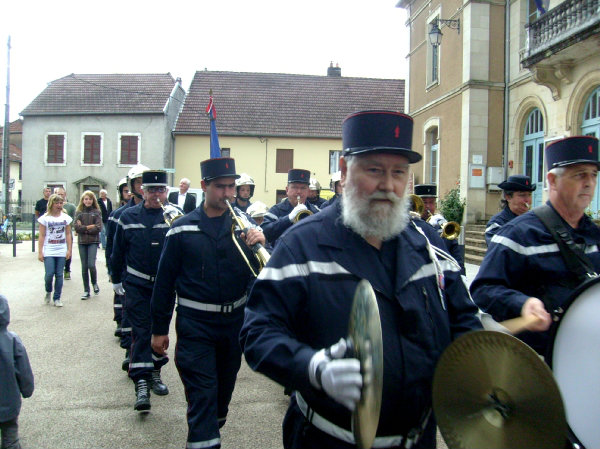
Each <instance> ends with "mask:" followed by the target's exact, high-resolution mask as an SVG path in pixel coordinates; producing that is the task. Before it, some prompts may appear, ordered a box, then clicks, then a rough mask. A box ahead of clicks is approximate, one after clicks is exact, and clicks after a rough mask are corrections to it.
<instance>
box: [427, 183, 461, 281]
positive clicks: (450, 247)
mask: <svg viewBox="0 0 600 449" xmlns="http://www.w3.org/2000/svg"><path fill="white" fill-rule="evenodd" d="M415 195H417V196H419V197H420V198H421V199H422V200H423V205H424V206H425V207H424V209H423V214H422V215H421V219H422V220H425V221H426V222H428V223H429V224H430V225H431V226H433V228H434V229H435V230H436V231H438V233H439V234H440V235H441V234H442V226H443V225H444V224H445V223H447V222H448V220H446V218H444V216H443V215H442V214H436V213H435V211H436V207H437V206H436V201H437V186H436V185H435V184H418V185H416V186H415ZM442 240H443V241H444V245H445V246H446V250H447V251H448V252H449V253H450V255H451V256H452V257H454V259H455V260H456V262H458V264H459V265H460V272H461V274H462V275H465V276H466V274H467V272H466V269H465V257H464V254H463V248H461V246H460V245H459V244H458V239H456V238H454V239H447V238H443V239H442Z"/></svg>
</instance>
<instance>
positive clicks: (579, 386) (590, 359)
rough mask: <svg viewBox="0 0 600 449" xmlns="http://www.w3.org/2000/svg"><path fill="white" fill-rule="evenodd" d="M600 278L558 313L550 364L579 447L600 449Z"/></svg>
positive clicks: (582, 288) (554, 325)
mask: <svg viewBox="0 0 600 449" xmlns="http://www.w3.org/2000/svg"><path fill="white" fill-rule="evenodd" d="M599 317H600V277H598V278H595V279H591V280H590V281H587V282H585V283H584V284H582V285H581V286H580V287H579V288H578V289H577V290H576V291H575V292H574V293H573V295H572V296H571V297H570V298H569V299H568V300H567V301H566V302H565V303H564V304H563V306H562V308H561V309H559V310H558V311H557V315H556V322H555V323H554V324H553V326H552V339H551V344H550V349H549V353H548V357H547V360H548V364H549V365H550V367H551V368H552V371H553V373H554V377H555V378H556V382H557V383H558V386H559V387H560V390H561V393H562V396H563V401H564V404H565V412H566V415H567V422H568V423H569V426H570V428H571V431H572V433H573V434H574V435H571V437H572V436H574V437H575V438H572V440H573V441H572V443H573V447H576V446H575V444H576V443H577V444H583V445H584V446H585V447H587V448H590V449H591V448H600V424H599V423H598V417H600V353H599V351H600V350H599V346H600V322H599V319H598V318H599Z"/></svg>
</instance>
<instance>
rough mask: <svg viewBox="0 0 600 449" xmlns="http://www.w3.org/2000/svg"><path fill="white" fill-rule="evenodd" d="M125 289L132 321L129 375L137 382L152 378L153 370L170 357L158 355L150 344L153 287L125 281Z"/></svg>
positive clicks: (128, 311)
mask: <svg viewBox="0 0 600 449" xmlns="http://www.w3.org/2000/svg"><path fill="white" fill-rule="evenodd" d="M125 291H126V292H127V299H126V307H127V317H128V318H129V322H130V323H131V354H130V356H129V359H130V362H129V377H130V378H131V380H133V381H134V382H137V381H138V380H139V379H150V378H151V377H152V371H153V370H155V369H161V368H162V367H163V366H164V365H165V364H166V363H167V362H168V361H169V358H168V357H167V356H161V355H158V354H157V353H156V352H154V351H153V350H152V347H151V345H150V340H151V338H152V321H151V315H150V298H151V297H152V287H142V286H139V285H135V284H129V283H128V282H127V281H125Z"/></svg>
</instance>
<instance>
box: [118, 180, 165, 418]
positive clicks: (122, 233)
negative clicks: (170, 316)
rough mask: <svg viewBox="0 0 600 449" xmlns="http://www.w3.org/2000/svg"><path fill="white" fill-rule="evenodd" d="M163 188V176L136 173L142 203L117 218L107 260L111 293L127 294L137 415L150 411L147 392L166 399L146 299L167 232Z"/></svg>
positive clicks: (161, 359)
mask: <svg viewBox="0 0 600 449" xmlns="http://www.w3.org/2000/svg"><path fill="white" fill-rule="evenodd" d="M167 185H168V184H167V173H166V172H165V171H162V170H146V171H144V172H143V173H142V190H143V196H144V200H143V201H142V202H141V203H139V204H137V205H136V206H134V207H130V208H128V209H125V211H124V212H123V213H122V214H121V217H120V218H119V221H118V223H117V230H116V232H115V238H114V248H113V252H112V257H111V266H112V270H113V271H112V282H113V290H114V291H115V293H117V294H120V295H123V294H124V293H125V292H127V299H126V312H127V317H128V319H129V322H130V323H131V340H132V342H131V353H130V362H129V377H130V378H131V380H133V382H134V384H135V392H136V402H135V405H134V410H137V411H140V412H144V411H148V410H150V388H151V389H152V391H153V392H154V393H155V394H157V395H160V396H163V395H166V394H169V389H168V388H167V386H166V385H165V384H164V383H163V382H162V380H161V377H160V370H161V368H162V367H163V366H164V365H165V364H166V363H167V362H168V361H169V358H168V357H167V356H166V355H161V354H157V353H153V352H152V348H151V345H150V339H151V327H150V324H151V319H150V299H151V297H152V288H153V286H154V279H155V277H156V270H157V268H158V260H159V258H160V254H161V251H162V248H163V244H164V240H165V235H166V234H167V231H168V230H169V225H168V224H167V223H165V220H164V218H163V211H162V207H161V203H162V204H165V203H166V201H167ZM124 271H125V272H126V273H127V276H125V277H123V272H124Z"/></svg>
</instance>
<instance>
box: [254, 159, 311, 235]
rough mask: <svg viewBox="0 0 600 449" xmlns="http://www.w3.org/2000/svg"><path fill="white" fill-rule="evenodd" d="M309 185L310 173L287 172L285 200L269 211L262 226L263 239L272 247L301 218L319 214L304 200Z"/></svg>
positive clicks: (298, 170) (295, 170)
mask: <svg viewBox="0 0 600 449" xmlns="http://www.w3.org/2000/svg"><path fill="white" fill-rule="evenodd" d="M309 183H310V171H308V170H303V169H300V168H293V169H291V170H290V171H288V182H287V186H286V187H285V193H286V195H287V198H286V199H285V200H283V201H281V202H280V203H277V204H275V205H274V206H273V207H271V209H269V212H268V213H267V214H266V215H265V220H264V222H263V224H262V228H263V230H264V232H265V237H266V238H267V240H268V241H269V242H270V243H271V244H272V245H273V246H275V242H276V241H277V239H278V238H279V237H280V236H281V234H283V233H284V231H285V230H286V229H288V228H289V227H290V226H292V225H293V224H294V223H296V222H297V221H298V220H299V219H300V218H301V217H303V216H306V215H312V214H316V213H317V212H319V209H318V208H317V207H316V206H314V205H313V204H311V203H309V202H308V201H307V200H306V199H307V198H308V192H309V189H308V186H309Z"/></svg>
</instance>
